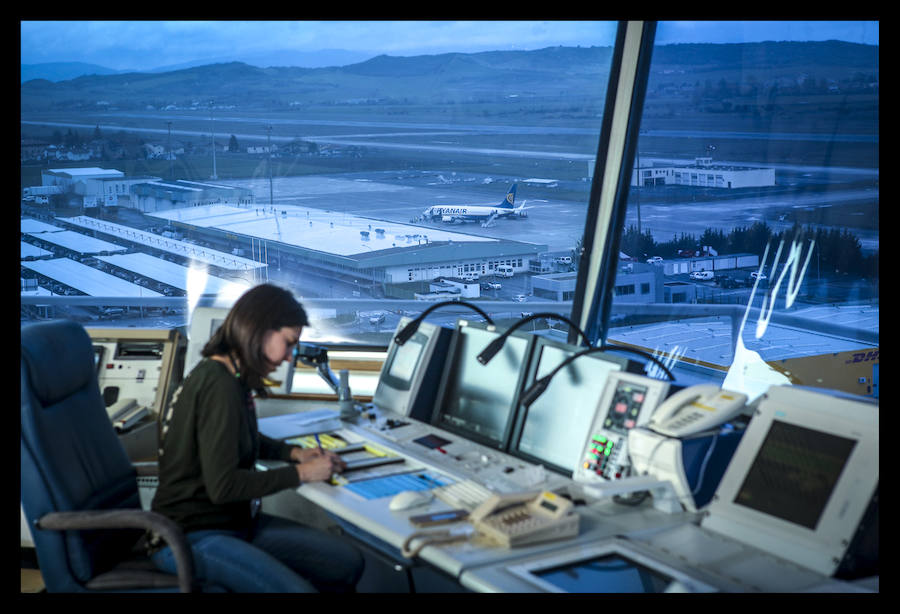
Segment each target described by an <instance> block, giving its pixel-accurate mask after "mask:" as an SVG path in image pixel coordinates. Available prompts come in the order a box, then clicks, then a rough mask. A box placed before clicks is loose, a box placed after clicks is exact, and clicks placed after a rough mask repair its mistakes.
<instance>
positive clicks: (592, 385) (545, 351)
mask: <svg viewBox="0 0 900 614" xmlns="http://www.w3.org/2000/svg"><path fill="white" fill-rule="evenodd" d="M580 349H583V348H580ZM576 351H577V350H576V349H564V348H560V347H556V346H553V345H538V346H537V348H536V350H535V359H536V360H538V361H539V362H538V364H537V368H536V370H535V375H534V378H535V379H539V378H541V377H543V376H545V375H547V374H548V373H549V372H550V371H552V370H553V369H554V368H556V367H557V366H558V365H559V364H560V363H561V362H562V361H563V360H565V359H566V358H568V357H569V356H571V355H572V354H574V353H575V352H576ZM619 370H621V366H620V364H619V363H618V362H611V361H608V360H604V359H603V358H600V357H598V356H596V355H592V354H586V355H584V356H581V357H579V358H576V359H575V360H573V361H572V362H571V363H569V364H568V365H567V366H565V367H563V368H562V370H561V371H559V372H558V373H557V374H556V375H555V376H554V377H553V379H552V380H550V385H549V386H548V387H547V389H546V390H545V391H544V393H543V394H542V395H541V396H540V397H538V398H537V400H536V401H534V403H532V404H531V406H530V407H528V409H527V413H526V414H525V417H524V422H523V424H522V429H521V435H520V436H519V440H518V444H517V445H516V446H514V449H513V452H514V453H515V452H521V453H524V454H526V455H528V456H530V457H532V458H534V459H537V460H539V461H541V462H543V463H549V464H550V465H552V466H555V467H558V468H560V470H562V471H565V472H569V473H570V472H571V471H572V468H573V467H575V465H576V464H577V463H578V461H579V459H580V454H581V446H582V444H583V443H584V438H585V436H586V433H587V431H588V429H590V427H591V422H592V421H593V418H594V413H595V411H596V409H597V400H598V399H599V398H600V396H601V395H602V394H603V390H604V388H605V387H606V381H607V377H608V376H609V374H610V373H612V372H614V371H619ZM522 411H526V410H525V409H524V408H523V410H522Z"/></svg>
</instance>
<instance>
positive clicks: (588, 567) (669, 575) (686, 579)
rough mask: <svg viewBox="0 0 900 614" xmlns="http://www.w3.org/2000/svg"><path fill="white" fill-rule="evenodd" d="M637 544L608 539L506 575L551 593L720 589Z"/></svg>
mask: <svg viewBox="0 0 900 614" xmlns="http://www.w3.org/2000/svg"><path fill="white" fill-rule="evenodd" d="M654 554H655V553H652V552H647V551H646V549H645V548H644V547H643V546H642V545H641V544H638V543H634V542H629V541H628V540H625V539H622V538H616V537H613V538H608V539H605V540H602V541H600V542H594V543H591V544H579V545H577V546H570V547H566V548H560V549H557V550H555V551H552V552H549V553H544V554H537V555H533V556H530V557H528V558H526V559H524V560H522V561H519V562H514V563H512V564H508V565H507V566H506V571H508V572H509V573H510V574H512V575H513V576H514V577H517V578H519V579H521V580H524V581H526V582H527V583H529V584H531V585H532V586H534V587H535V588H536V589H538V590H541V591H545V592H548V593H667V592H690V593H711V592H715V591H716V588H715V587H713V586H712V585H710V584H707V583H706V582H703V581H702V580H700V579H698V578H696V577H695V576H694V575H691V574H690V573H688V572H686V571H685V570H683V569H681V568H679V567H678V566H677V565H675V564H671V563H666V562H663V561H661V560H660V559H659V557H657V556H654Z"/></svg>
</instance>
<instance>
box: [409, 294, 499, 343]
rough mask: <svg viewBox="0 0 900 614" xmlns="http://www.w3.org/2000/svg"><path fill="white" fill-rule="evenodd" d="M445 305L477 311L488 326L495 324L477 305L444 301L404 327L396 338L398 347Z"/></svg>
mask: <svg viewBox="0 0 900 614" xmlns="http://www.w3.org/2000/svg"><path fill="white" fill-rule="evenodd" d="M445 305H465V306H466V307H469V308H470V309H473V310H475V311H477V312H478V314H479V315H481V317H482V318H484V319H485V321H487V323H488V324H493V323H494V321H493V320H492V319H491V317H490V316H489V315H488V314H486V313H485V312H484V311H482V310H481V309H480V308H479V307H478V306H477V305H473V304H472V303H467V302H465V301H443V302H440V303H435V304H434V305H432V306H430V307H429V308H428V309H426V310H425V311H423V312H422V313H421V314H419V316H418V317H417V318H416V319H414V320H412V321H411V322H410V323H409V324H407V325H406V326H404V327H403V329H402V330H401V331H400V332H399V333H397V335H396V336H395V337H394V343H396V344H397V345H403V344H404V343H406V342H407V341H409V339H410V337H412V336H413V335H414V334H415V333H416V331H417V330H419V324H421V323H422V321H423V320H425V317H426V316H427V315H428V314H429V313H431V312H432V311H434V310H435V309H438V308H439V307H443V306H445Z"/></svg>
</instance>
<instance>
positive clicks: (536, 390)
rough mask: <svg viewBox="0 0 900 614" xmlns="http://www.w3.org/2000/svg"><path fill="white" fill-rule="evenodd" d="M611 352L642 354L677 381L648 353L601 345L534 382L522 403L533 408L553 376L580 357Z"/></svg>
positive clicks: (618, 346)
mask: <svg viewBox="0 0 900 614" xmlns="http://www.w3.org/2000/svg"><path fill="white" fill-rule="evenodd" d="M609 350H622V351H625V352H634V353H635V354H640V355H641V356H644V357H645V358H648V359H650V360H652V361H653V362H655V363H656V365H657V366H659V368H660V369H662V370H663V371H664V372H665V373H666V375H667V376H668V377H669V381H674V380H675V376H674V375H672V372H671V371H669V370H668V369H667V368H666V366H665V365H664V364H663V363H661V362H660V361H659V359H657V358H656V357H655V356H653V355H651V354H648V353H647V352H643V351H641V350H637V349H634V348H629V347H623V346H620V345H601V346H600V347H595V348H587V349H585V350H582V351H580V352H577V353H575V354H572V355H571V356H569V357H568V358H566V359H565V360H564V361H562V362H561V363H559V364H558V365H557V366H556V368H554V369H553V370H552V371H550V373H548V374H547V375H545V376H544V377H541V378H539V379H536V380H535V381H534V383H533V384H531V386H529V387H528V389H527V390H525V392H523V393H522V396H521V398H520V402H521V403H522V404H523V405H524V406H525V407H531V404H532V403H534V402H535V401H537V400H538V397H540V396H541V395H542V394H544V391H545V390H547V386H549V385H550V380H552V379H553V376H554V375H556V374H557V373H559V372H560V371H562V369H563V367H565V366H566V365H568V364H569V363H571V362H572V361H573V360H575V359H576V358H578V357H579V356H584V355H585V354H595V353H597V352H608V351H609ZM644 371H645V372H646V367H645V368H644Z"/></svg>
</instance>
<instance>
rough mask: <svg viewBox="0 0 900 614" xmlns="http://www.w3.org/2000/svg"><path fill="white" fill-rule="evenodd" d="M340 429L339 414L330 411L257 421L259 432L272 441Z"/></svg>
mask: <svg viewBox="0 0 900 614" xmlns="http://www.w3.org/2000/svg"><path fill="white" fill-rule="evenodd" d="M341 427H342V424H341V416H340V413H339V412H337V411H334V410H331V409H314V410H312V411H301V412H297V413H294V414H283V415H280V416H269V417H268V418H260V420H259V432H260V433H262V434H263V435H265V436H266V437H270V438H272V439H286V438H288V437H296V436H298V435H309V434H311V433H325V432H328V431H334V430H337V429H339V428H341Z"/></svg>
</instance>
